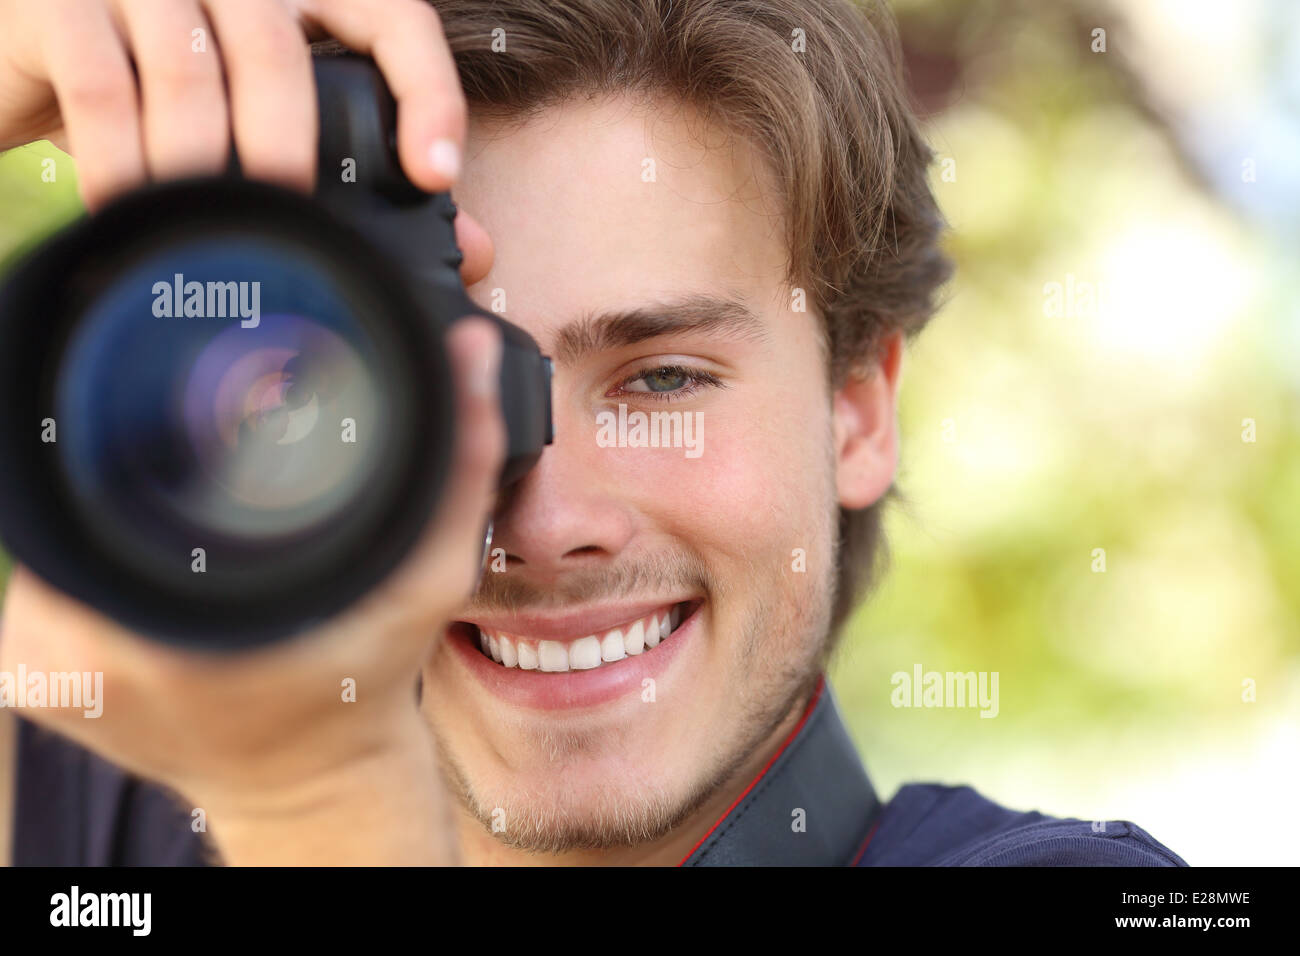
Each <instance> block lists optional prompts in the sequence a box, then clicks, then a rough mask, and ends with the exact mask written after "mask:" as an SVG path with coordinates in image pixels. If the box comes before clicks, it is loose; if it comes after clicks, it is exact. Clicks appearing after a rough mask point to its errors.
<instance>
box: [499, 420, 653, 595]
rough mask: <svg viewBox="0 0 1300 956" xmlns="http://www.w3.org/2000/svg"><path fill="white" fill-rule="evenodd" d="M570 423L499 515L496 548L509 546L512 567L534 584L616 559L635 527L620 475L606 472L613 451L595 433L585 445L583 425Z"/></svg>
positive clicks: (510, 492)
mask: <svg viewBox="0 0 1300 956" xmlns="http://www.w3.org/2000/svg"><path fill="white" fill-rule="evenodd" d="M566 424H568V427H564V428H559V427H557V429H556V440H555V443H554V444H552V445H550V446H548V447H547V448H546V450H545V451H543V452H542V456H541V458H540V459H539V460H538V462H537V464H536V465H535V466H534V467H533V468H532V470H530V471H529V472H528V473H527V474H526V475H525V476H524V477H523V478H521V479H520V480H519V481H518V482H516V483H515V484H514V485H512V486H511V488H510V489H509V490H508V491H507V493H506V494H505V495H504V497H503V499H502V501H501V503H500V505H499V507H498V509H497V512H496V514H495V516H494V523H495V527H494V532H493V542H492V547H493V548H494V549H496V548H503V549H505V552H506V558H507V566H508V570H510V571H514V570H516V568H517V567H525V568H527V569H528V570H527V572H526V573H527V576H528V578H529V579H531V580H532V581H534V582H535V583H545V582H546V581H548V580H551V581H553V580H556V579H558V578H560V577H562V576H563V575H565V574H571V573H573V572H574V571H582V570H589V569H591V568H595V567H598V566H600V565H601V564H604V563H607V562H609V561H610V560H611V559H613V558H616V557H617V556H618V555H619V554H620V553H622V552H623V550H624V549H625V548H627V546H628V544H629V542H630V541H631V540H632V538H633V536H634V534H635V529H636V522H635V519H634V517H633V514H632V511H631V509H630V506H629V503H628V502H627V501H626V500H625V499H626V496H623V500H621V499H620V496H619V494H618V489H617V486H616V484H615V483H614V481H613V476H605V475H602V473H601V464H602V462H601V461H600V460H599V459H600V456H601V454H608V450H607V449H601V448H600V447H599V446H598V445H597V444H596V442H595V439H594V437H592V440H591V442H590V448H589V449H584V447H583V445H582V442H581V435H582V430H581V426H580V425H578V423H566ZM593 428H594V426H593ZM589 431H592V435H593V436H594V430H589Z"/></svg>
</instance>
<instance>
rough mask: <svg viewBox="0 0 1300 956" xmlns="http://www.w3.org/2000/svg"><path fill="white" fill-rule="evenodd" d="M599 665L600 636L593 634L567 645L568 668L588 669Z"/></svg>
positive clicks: (576, 669)
mask: <svg viewBox="0 0 1300 956" xmlns="http://www.w3.org/2000/svg"><path fill="white" fill-rule="evenodd" d="M599 666H600V638H598V637H596V636H595V635H594V634H593V635H592V636H591V637H584V638H581V639H579V640H576V641H574V642H573V643H572V644H570V645H569V669H570V670H575V671H589V670H591V669H592V668H593V667H599Z"/></svg>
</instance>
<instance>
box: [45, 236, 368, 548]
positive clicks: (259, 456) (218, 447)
mask: <svg viewBox="0 0 1300 956" xmlns="http://www.w3.org/2000/svg"><path fill="white" fill-rule="evenodd" d="M336 280H337V270H336V269H331V268H330V267H329V266H328V265H327V264H326V263H324V262H322V261H318V260H317V258H316V257H315V256H314V255H313V254H312V253H311V251H310V250H308V249H306V248H302V247H299V246H295V245H290V244H288V243H284V242H279V241H276V240H274V239H268V238H265V237H256V238H249V237H246V236H239V237H222V238H205V239H201V240H197V239H196V240H192V241H188V242H183V243H174V244H172V245H170V246H168V247H167V248H166V249H165V250H163V251H161V252H154V253H152V254H149V255H147V256H145V257H143V258H141V259H139V260H138V261H136V262H135V263H134V264H133V265H132V266H131V267H130V268H128V269H126V270H124V271H122V272H121V273H120V275H119V276H117V277H116V278H115V279H114V280H113V281H112V282H111V283H110V284H109V285H108V286H107V287H106V288H104V289H102V290H100V291H99V294H98V295H96V296H95V297H94V299H93V301H92V302H91V303H90V304H89V306H88V308H86V309H85V310H84V312H83V313H82V315H81V317H80V320H79V321H78V322H77V324H76V325H75V327H74V328H73V330H72V333H71V338H70V340H69V342H68V346H67V348H66V349H65V351H64V353H63V356H64V357H63V361H62V366H61V368H60V369H59V370H58V373H57V377H56V386H55V388H56V393H55V401H56V408H57V412H58V422H59V440H58V445H59V457H60V460H61V461H62V463H63V467H64V469H65V472H66V475H65V477H66V478H67V480H68V483H69V485H70V488H71V490H72V491H73V494H74V498H75V499H76V500H77V501H79V502H80V503H81V505H82V507H83V509H84V510H85V511H86V512H87V515H88V516H90V517H92V518H93V519H94V520H95V521H96V522H98V523H99V524H100V525H101V527H102V530H104V531H105V533H110V534H121V533H130V530H131V529H133V531H134V533H140V534H146V535H151V536H153V537H154V538H161V539H169V538H172V537H174V536H175V535H176V534H177V533H181V534H183V535H188V536H189V537H191V538H193V537H194V536H195V535H196V534H197V535H198V536H200V537H202V536H205V535H210V536H213V537H215V538H217V539H221V540H224V541H226V542H228V543H231V544H238V543H239V542H246V543H248V544H249V545H256V544H259V543H260V544H275V543H280V542H283V541H284V540H285V539H292V538H294V537H296V536H301V535H304V534H308V533H310V532H311V531H313V530H314V529H317V528H319V527H321V526H322V525H323V524H324V523H327V522H329V521H330V520H331V519H332V518H335V517H336V516H338V515H339V513H340V511H341V510H342V509H345V508H347V507H348V506H349V503H350V502H353V501H354V500H355V499H356V498H357V496H358V495H361V494H363V493H364V489H365V487H366V485H367V482H368V481H369V480H370V479H371V478H372V477H373V469H375V468H376V467H378V466H379V464H380V459H381V457H382V456H381V455H379V454H376V439H375V436H376V434H377V432H378V428H379V423H381V422H383V421H385V407H386V404H387V400H386V396H385V389H384V381H385V370H384V368H383V367H382V363H381V360H380V359H381V352H380V350H378V349H377V348H376V347H375V342H374V340H373V338H372V336H371V335H370V334H369V332H368V325H367V323H366V321H364V318H365V317H364V315H363V314H361V310H360V309H359V307H358V304H357V302H356V301H355V300H353V299H351V298H350V297H349V296H348V295H347V293H346V291H345V289H344V288H343V286H342V285H341V284H340V282H338V281H336ZM196 543H202V542H201V541H199V542H196Z"/></svg>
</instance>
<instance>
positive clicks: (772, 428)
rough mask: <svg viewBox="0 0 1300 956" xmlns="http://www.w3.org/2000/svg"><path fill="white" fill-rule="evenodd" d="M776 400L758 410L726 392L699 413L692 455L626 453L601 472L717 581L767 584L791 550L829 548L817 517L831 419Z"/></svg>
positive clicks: (825, 502)
mask: <svg viewBox="0 0 1300 956" xmlns="http://www.w3.org/2000/svg"><path fill="white" fill-rule="evenodd" d="M783 399H784V400H782V401H773V402H771V403H768V404H766V405H765V407H764V408H762V409H761V410H759V409H756V408H755V407H754V406H753V404H752V403H750V404H746V403H744V402H742V401H740V400H738V399H737V397H736V396H730V395H729V396H728V397H727V401H726V403H721V402H719V403H714V404H713V405H711V406H710V407H708V408H705V409H703V410H702V411H701V412H700V414H701V416H702V417H701V419H700V421H701V422H702V425H703V432H702V438H703V440H702V442H701V446H700V448H701V454H700V456H699V457H698V458H688V457H686V455H685V454H684V452H683V450H682V449H677V448H642V449H631V448H624V449H619V450H618V452H617V453H616V454H614V455H611V456H609V457H608V458H605V459H604V467H606V468H608V469H611V472H612V473H613V474H612V477H614V480H615V481H616V483H617V487H618V489H619V493H620V496H623V497H624V500H625V501H626V502H628V504H629V505H630V506H631V507H632V508H633V509H634V510H635V511H636V512H638V513H639V515H640V516H641V518H642V521H643V523H644V526H645V527H646V528H647V529H648V530H650V531H651V533H652V534H662V535H666V536H667V537H669V538H671V539H672V540H674V541H676V542H678V545H679V546H680V547H683V548H685V549H687V550H690V551H693V552H695V553H696V554H697V555H698V556H699V557H700V558H702V559H703V560H705V561H706V562H707V563H708V564H709V566H710V569H711V570H712V572H713V573H714V575H715V576H718V577H728V578H732V577H735V576H736V575H743V576H745V577H746V578H750V577H752V578H754V579H755V580H761V579H766V580H768V581H770V579H771V577H772V576H773V574H775V575H781V574H782V573H783V572H785V571H788V570H790V564H791V561H792V560H793V552H794V550H795V549H802V551H803V552H804V553H805V554H807V555H813V554H817V553H819V552H820V551H822V550H826V549H828V547H829V542H828V541H826V540H825V538H826V535H825V527H826V519H825V516H826V514H827V512H828V510H830V509H832V508H833V503H834V500H833V485H830V484H829V482H830V480H831V476H830V472H829V461H830V458H829V454H830V451H829V449H830V440H831V439H830V418H829V413H828V412H827V410H826V409H825V408H824V407H820V406H817V407H814V406H812V405H811V404H810V403H809V402H808V401H807V399H797V398H794V397H792V396H784V397H783ZM765 569H766V570H765ZM728 583H730V584H731V585H732V586H733V587H735V586H737V585H736V582H735V581H729V582H728ZM740 588H741V589H742V590H743V589H744V585H740Z"/></svg>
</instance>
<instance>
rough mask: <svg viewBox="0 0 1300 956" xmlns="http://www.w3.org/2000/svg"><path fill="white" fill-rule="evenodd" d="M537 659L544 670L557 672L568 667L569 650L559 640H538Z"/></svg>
mask: <svg viewBox="0 0 1300 956" xmlns="http://www.w3.org/2000/svg"><path fill="white" fill-rule="evenodd" d="M537 660H538V662H539V663H540V664H541V666H542V670H544V671H551V672H552V673H559V672H560V671H567V670H568V669H569V651H568V649H567V648H566V647H565V646H564V645H563V644H561V643H560V642H559V641H538V642H537Z"/></svg>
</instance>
